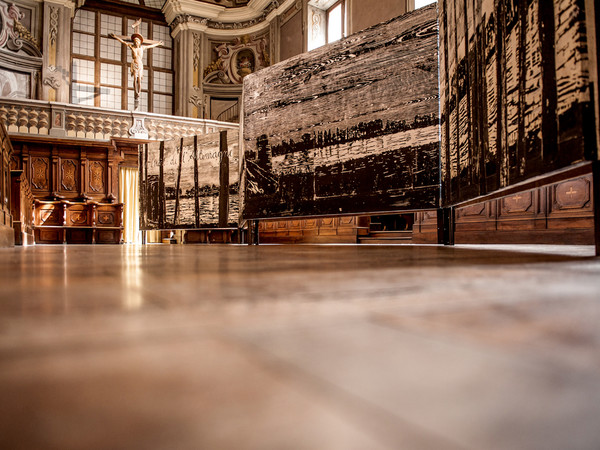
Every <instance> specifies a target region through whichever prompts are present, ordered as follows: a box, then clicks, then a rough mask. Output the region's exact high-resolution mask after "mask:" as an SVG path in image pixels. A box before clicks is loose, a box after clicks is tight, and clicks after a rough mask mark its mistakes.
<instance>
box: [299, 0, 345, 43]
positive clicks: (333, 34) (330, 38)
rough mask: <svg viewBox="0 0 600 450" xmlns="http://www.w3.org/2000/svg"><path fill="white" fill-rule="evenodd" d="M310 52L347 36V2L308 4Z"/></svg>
mask: <svg viewBox="0 0 600 450" xmlns="http://www.w3.org/2000/svg"><path fill="white" fill-rule="evenodd" d="M308 21H309V24H308V25H309V33H308V50H313V49H315V48H317V47H320V46H322V45H325V44H328V43H330V42H335V41H338V40H340V39H342V38H343V37H344V36H346V0H337V1H336V0H327V1H318V2H317V1H314V0H311V1H310V2H309V3H308Z"/></svg>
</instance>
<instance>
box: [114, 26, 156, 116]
mask: <svg viewBox="0 0 600 450" xmlns="http://www.w3.org/2000/svg"><path fill="white" fill-rule="evenodd" d="M141 22H142V20H141V19H138V20H136V21H135V23H134V24H133V25H132V27H133V31H134V32H133V34H132V35H131V38H129V37H128V36H117V35H116V34H114V33H110V35H109V36H110V37H112V38H114V39H116V40H117V41H119V42H120V43H121V44H124V45H126V46H127V47H129V48H130V49H131V59H132V61H131V76H132V77H133V91H134V97H135V103H136V109H137V106H138V101H139V97H140V92H141V90H142V78H143V77H144V62H143V58H144V50H146V49H148V48H153V47H158V46H159V45H163V41H153V40H150V39H144V37H143V36H142V35H141V34H140V33H139V26H140V23H141ZM128 41H130V42H131V43H130V42H128Z"/></svg>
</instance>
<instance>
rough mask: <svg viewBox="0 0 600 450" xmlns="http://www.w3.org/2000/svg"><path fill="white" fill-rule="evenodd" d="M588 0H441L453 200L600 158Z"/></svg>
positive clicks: (445, 153)
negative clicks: (595, 126)
mask: <svg viewBox="0 0 600 450" xmlns="http://www.w3.org/2000/svg"><path fill="white" fill-rule="evenodd" d="M585 3H586V2H585V0H559V1H555V2H551V3H550V4H549V6H548V5H546V4H545V3H543V2H541V1H540V0H524V1H517V0H507V1H500V0H464V1H461V2H455V1H450V0H440V6H439V10H440V21H443V22H444V26H443V27H441V36H440V44H441V45H442V46H443V47H442V52H444V53H443V54H442V57H443V58H445V64H443V65H441V70H443V71H445V73H444V74H442V75H441V78H440V79H441V83H442V85H441V89H442V91H443V92H446V93H447V95H445V96H443V97H442V105H441V110H442V111H443V112H444V117H443V118H444V120H443V121H442V130H441V136H442V140H443V142H442V146H441V149H442V150H441V151H442V156H441V158H442V161H444V160H445V161H446V163H447V164H448V165H449V167H448V169H447V170H448V173H449V175H448V176H446V177H444V178H443V180H442V182H443V183H444V186H443V189H442V191H443V192H444V199H443V203H444V204H445V205H452V204H455V203H458V202H461V201H465V200H468V199H470V198H473V197H477V196H479V195H484V194H486V193H490V192H493V191H495V190H498V189H500V188H503V187H506V186H510V185H514V184H515V183H518V182H521V181H524V180H527V179H529V178H532V177H535V176H538V175H543V174H545V173H548V172H552V171H555V170H557V169H560V168H564V167H566V166H569V165H571V164H574V163H577V162H579V161H583V160H586V159H595V158H596V155H597V152H596V146H595V136H594V135H595V129H594V116H593V114H594V113H593V107H592V104H591V94H590V76H589V73H588V70H589V69H588V65H589V58H588V49H587V30H586V10H585ZM470 15H473V17H472V18H471V17H469V16H470ZM465 99H466V101H465ZM446 118H447V119H446Z"/></svg>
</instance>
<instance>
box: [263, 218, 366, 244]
mask: <svg viewBox="0 0 600 450" xmlns="http://www.w3.org/2000/svg"><path fill="white" fill-rule="evenodd" d="M368 229H369V218H368V217H364V216H342V217H320V218H308V219H281V220H261V221H260V223H259V236H260V242H261V243H264V244H267V243H278V244H301V243H302V244H308V243H349V244H356V243H357V242H358V236H360V235H365V234H367V232H368Z"/></svg>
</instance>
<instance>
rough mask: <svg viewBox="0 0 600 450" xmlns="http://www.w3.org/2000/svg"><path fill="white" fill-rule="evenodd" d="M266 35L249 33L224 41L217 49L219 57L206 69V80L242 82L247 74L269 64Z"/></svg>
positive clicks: (210, 81) (217, 82)
mask: <svg viewBox="0 0 600 450" xmlns="http://www.w3.org/2000/svg"><path fill="white" fill-rule="evenodd" d="M267 49H268V42H267V39H266V37H264V36H262V37H259V38H252V37H250V36H248V35H245V36H242V37H241V38H235V39H234V40H233V42H232V43H223V44H221V45H219V46H218V47H217V48H216V49H215V51H216V52H217V55H218V59H217V60H216V61H214V62H212V63H211V64H210V65H209V66H208V67H206V69H205V70H204V81H205V82H206V83H216V84H241V83H242V80H243V79H244V77H245V76H246V75H249V74H251V73H252V72H255V71H257V70H259V69H262V68H263V67H267V66H268V65H269V62H270V61H269V59H270V58H269V53H268V50H267Z"/></svg>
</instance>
